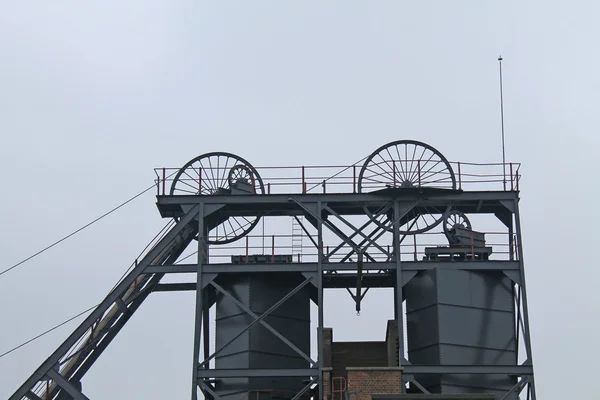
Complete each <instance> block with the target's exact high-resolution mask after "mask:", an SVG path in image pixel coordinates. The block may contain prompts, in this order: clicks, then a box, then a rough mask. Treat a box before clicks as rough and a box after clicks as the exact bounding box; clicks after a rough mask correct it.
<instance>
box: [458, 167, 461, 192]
mask: <svg viewBox="0 0 600 400" xmlns="http://www.w3.org/2000/svg"><path fill="white" fill-rule="evenodd" d="M458 190H462V177H461V174H460V161H459V162H458Z"/></svg>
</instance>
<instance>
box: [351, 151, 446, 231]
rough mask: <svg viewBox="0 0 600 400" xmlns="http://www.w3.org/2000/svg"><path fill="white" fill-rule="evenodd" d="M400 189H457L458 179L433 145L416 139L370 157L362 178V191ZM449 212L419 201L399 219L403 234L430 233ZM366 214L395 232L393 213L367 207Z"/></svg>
mask: <svg viewBox="0 0 600 400" xmlns="http://www.w3.org/2000/svg"><path fill="white" fill-rule="evenodd" d="M399 189H402V190H420V191H427V190H456V177H455V175H454V171H453V169H452V165H451V164H450V162H448V160H447V159H446V157H444V156H443V155H442V153H440V152H439V151H438V150H436V149H435V148H433V147H432V146H430V145H428V144H425V143H423V142H418V141H416V140H398V141H395V142H391V143H388V144H386V145H383V146H381V147H379V148H378V149H377V150H375V151H374V152H373V153H372V154H371V155H370V156H369V157H367V159H366V160H365V162H364V164H363V166H362V168H361V170H360V174H359V176H358V192H359V193H373V192H379V191H386V190H399ZM449 210H450V208H449V207H446V208H444V209H439V208H438V207H436V206H433V205H430V204H427V202H426V201H422V202H419V204H416V205H415V206H414V207H412V208H411V209H410V210H409V211H408V212H407V213H406V214H405V215H404V216H402V217H401V218H400V219H399V226H400V227H399V229H400V233H401V234H404V235H414V234H417V233H424V232H427V231H429V230H431V229H433V228H435V227H436V226H438V225H439V224H440V223H441V222H442V219H443V216H444V214H445V213H447V212H448V211H449ZM364 211H365V213H366V214H367V215H368V216H369V218H371V220H372V221H373V222H375V224H377V225H378V226H379V227H380V228H383V229H385V230H387V231H391V230H392V226H393V210H391V209H390V208H374V207H369V206H365V207H364Z"/></svg>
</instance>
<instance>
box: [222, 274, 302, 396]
mask: <svg viewBox="0 0 600 400" xmlns="http://www.w3.org/2000/svg"><path fill="white" fill-rule="evenodd" d="M303 279H304V278H303V277H302V275H301V274H300V273H285V274H282V273H280V274H277V273H252V274H250V273H248V274H231V275H229V276H228V277H227V280H226V281H225V280H224V281H223V283H222V285H223V287H224V289H226V290H227V291H228V292H229V293H231V294H232V295H233V296H234V297H235V298H236V299H238V300H239V301H240V302H241V303H243V304H244V305H246V306H248V307H249V308H250V310H252V311H253V312H254V313H255V314H256V315H257V316H259V317H260V316H261V315H262V314H263V313H264V312H265V311H267V310H268V309H269V308H271V307H272V306H273V305H274V304H276V303H277V302H278V301H279V300H281V299H282V298H283V297H284V296H285V295H286V294H288V293H289V292H290V291H291V290H292V289H293V288H294V287H296V286H297V285H298V283H299V282H301V281H302V280H303ZM264 320H265V322H267V323H268V324H269V325H271V326H272V327H273V328H275V329H276V330H277V331H278V332H279V333H281V334H282V335H284V336H285V338H287V339H288V340H289V341H290V342H292V343H293V344H294V345H295V346H296V347H298V348H299V349H300V350H302V351H303V352H304V353H305V354H310V296H309V292H308V290H307V289H306V288H304V289H302V290H300V291H299V292H298V293H296V294H294V295H293V296H292V297H291V298H289V299H288V300H287V301H286V302H284V303H283V304H282V305H281V306H280V307H278V308H277V309H275V310H274V311H273V312H272V313H270V314H269V315H268V316H267V317H265V319H264ZM252 322H253V318H252V317H250V316H249V315H248V314H247V313H246V312H244V311H243V310H242V309H241V308H240V307H239V306H238V305H236V304H235V303H234V301H233V300H232V299H230V298H229V297H226V296H223V295H220V296H218V297H217V301H216V332H215V334H216V351H220V350H221V349H223V350H222V351H221V352H220V353H218V355H217V357H216V361H215V363H216V368H217V369H230V368H231V369H240V368H248V369H286V368H289V369H301V368H308V367H309V362H308V361H307V360H305V359H304V358H303V357H301V356H300V355H299V354H298V353H296V352H295V351H294V350H293V349H292V348H290V347H289V346H288V345H287V344H285V343H284V342H283V341H282V340H280V339H279V338H277V337H276V336H275V335H273V333H271V332H270V331H269V330H267V329H266V328H265V327H264V326H262V325H261V324H256V325H254V326H253V327H252V328H251V329H249V330H247V331H245V332H244V333H243V334H242V335H241V336H240V337H238V338H237V339H235V341H234V342H233V343H232V344H231V345H228V346H226V347H224V346H225V345H226V344H227V343H228V342H229V341H230V340H231V339H233V338H234V337H235V336H236V335H238V334H239V333H240V332H241V331H242V330H244V328H246V327H247V326H248V325H250V324H251V323H252ZM306 378H307V377H252V378H222V379H220V380H218V381H217V382H216V385H215V388H216V390H217V393H218V394H219V396H220V397H221V398H224V399H235V400H239V399H241V398H243V396H244V395H245V394H246V393H248V392H254V391H263V390H264V391H266V390H267V389H268V392H266V393H265V394H261V395H260V398H261V399H263V398H292V397H293V396H294V394H296V393H297V392H298V391H300V390H301V389H302V388H303V387H304V385H306V383H305V382H304V383H303V381H304V380H305V379H306ZM256 398H257V393H253V394H252V399H253V400H255V399H256Z"/></svg>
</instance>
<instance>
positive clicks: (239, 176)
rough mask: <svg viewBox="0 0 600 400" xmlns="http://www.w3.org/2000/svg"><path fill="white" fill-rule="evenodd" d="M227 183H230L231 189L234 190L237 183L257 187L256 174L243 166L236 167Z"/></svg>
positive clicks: (231, 170) (230, 172)
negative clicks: (255, 183) (255, 182)
mask: <svg viewBox="0 0 600 400" xmlns="http://www.w3.org/2000/svg"><path fill="white" fill-rule="evenodd" d="M227 181H228V183H229V187H230V188H232V187H233V186H234V185H235V184H236V183H237V182H244V183H248V184H250V186H251V187H255V186H254V173H253V172H252V170H251V169H250V168H249V167H247V166H246V165H243V164H238V165H235V166H234V167H233V168H231V169H230V170H229V175H228V176H227Z"/></svg>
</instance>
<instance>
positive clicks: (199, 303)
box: [192, 203, 206, 400]
mask: <svg viewBox="0 0 600 400" xmlns="http://www.w3.org/2000/svg"><path fill="white" fill-rule="evenodd" d="M205 233H206V232H205V229H204V204H203V203H200V205H199V213H198V271H197V278H196V321H195V325H194V363H193V370H192V400H198V363H199V360H200V336H201V335H202V317H203V310H204V290H203V282H202V280H203V271H202V270H203V266H204V263H205V262H206V253H205V252H206V245H205V243H206V234H205ZM202 392H204V391H202Z"/></svg>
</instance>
